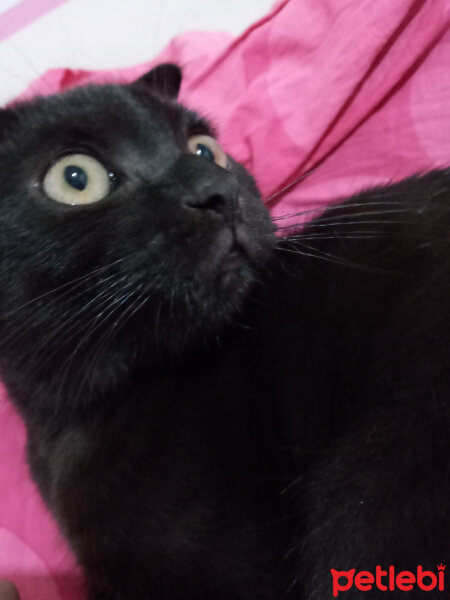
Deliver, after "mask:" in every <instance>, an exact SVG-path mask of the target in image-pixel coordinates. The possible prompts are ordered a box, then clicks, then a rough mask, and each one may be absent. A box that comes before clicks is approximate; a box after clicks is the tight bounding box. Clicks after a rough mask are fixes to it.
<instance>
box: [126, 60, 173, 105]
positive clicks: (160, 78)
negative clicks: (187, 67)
mask: <svg viewBox="0 0 450 600" xmlns="http://www.w3.org/2000/svg"><path fill="white" fill-rule="evenodd" d="M181 78H182V75H181V69H180V68H179V67H177V65H174V64H172V63H163V64H162V65H158V66H157V67H155V68H154V69H152V70H151V71H149V72H148V73H146V74H145V75H142V77H140V78H139V79H137V80H136V81H135V82H134V83H133V84H132V85H136V86H142V87H146V88H147V89H148V90H150V91H151V92H156V93H157V94H160V95H161V96H163V97H164V98H170V99H173V100H175V99H176V98H177V96H178V92H179V91H180V85H181Z"/></svg>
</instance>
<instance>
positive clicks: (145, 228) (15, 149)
mask: <svg viewBox="0 0 450 600" xmlns="http://www.w3.org/2000/svg"><path fill="white" fill-rule="evenodd" d="M179 83H180V73H179V70H178V69H177V68H176V67H174V66H173V65H163V66H160V67H158V68H156V69H154V70H153V71H151V72H150V73H149V74H147V75H146V76H145V77H143V78H141V79H140V80H138V81H136V82H134V83H133V84H131V85H124V86H90V87H86V88H80V89H76V90H73V91H69V92H67V93H65V94H61V95H57V96H52V97H48V98H41V99H37V100H35V101H33V102H31V103H28V104H23V105H18V106H17V107H15V108H14V109H6V110H4V111H2V112H1V113H0V125H1V133H0V165H1V170H0V207H1V208H0V253H1V264H0V282H1V292H0V333H1V337H2V340H3V341H2V343H1V345H0V357H1V356H3V357H5V356H10V355H11V353H12V355H16V356H20V357H21V362H22V364H23V368H27V365H29V364H31V363H33V362H36V357H37V356H39V352H41V353H42V352H44V351H45V350H46V349H47V348H49V347H52V348H53V354H54V351H55V350H56V351H57V352H56V354H57V355H58V353H59V356H60V357H66V358H67V357H69V358H70V357H72V358H71V359H72V360H73V361H76V360H78V358H77V356H76V355H77V354H78V355H81V354H84V355H86V352H89V351H90V349H92V348H93V347H95V345H96V344H97V343H98V345H99V347H100V342H99V341H98V340H100V339H102V338H103V339H104V341H103V344H104V347H105V351H106V348H107V349H108V352H109V356H112V354H113V353H114V349H117V348H118V347H119V346H120V348H121V352H122V353H123V352H125V351H130V348H132V349H133V352H134V351H136V348H138V347H139V346H140V345H141V344H143V345H145V346H146V347H151V346H152V343H153V342H152V340H155V339H156V338H157V340H158V345H159V346H163V347H168V348H172V349H173V348H175V347H177V348H179V347H180V345H182V344H184V343H185V340H186V339H188V338H189V337H193V338H195V337H196V336H198V335H199V334H200V332H201V333H202V335H203V333H205V332H208V331H211V330H214V329H217V328H220V327H222V326H223V324H224V323H225V322H226V321H227V320H228V319H229V318H230V317H231V316H232V315H233V314H235V312H236V311H237V310H239V307H240V306H241V304H242V302H243V300H244V298H245V297H246V295H247V294H248V291H249V288H250V286H251V285H252V283H253V281H254V279H255V274H256V273H257V270H258V269H259V268H260V267H261V265H263V264H264V262H265V261H266V259H267V257H268V256H269V255H270V253H271V250H272V248H273V245H274V237H273V230H274V228H273V225H272V223H271V221H270V219H269V217H268V214H267V212H266V210H265V208H264V207H263V205H262V204H261V201H260V198H259V193H258V191H257V189H256V186H255V184H254V181H253V179H252V178H251V176H250V175H249V174H248V173H247V172H246V171H245V170H244V169H243V167H241V166H240V165H239V164H237V163H236V162H234V161H233V160H232V159H231V158H230V157H228V156H227V155H226V154H225V153H224V152H223V150H222V149H221V148H220V147H219V146H218V144H217V142H215V140H214V138H213V136H212V131H211V128H210V126H209V125H208V124H207V123H206V122H205V121H204V120H202V119H200V118H199V117H198V116H197V115H195V114H194V113H192V112H190V111H188V110H186V109H184V108H182V107H181V106H180V105H179V104H178V103H177V102H176V99H175V97H176V94H177V92H178V87H179ZM124 348H125V350H124ZM39 349H40V350H39ZM55 358H56V357H55ZM38 363H39V361H38ZM48 367H49V371H51V368H52V361H51V360H50V359H49V363H48ZM39 371H40V372H41V373H42V372H43V371H45V366H44V365H43V364H40V366H39Z"/></svg>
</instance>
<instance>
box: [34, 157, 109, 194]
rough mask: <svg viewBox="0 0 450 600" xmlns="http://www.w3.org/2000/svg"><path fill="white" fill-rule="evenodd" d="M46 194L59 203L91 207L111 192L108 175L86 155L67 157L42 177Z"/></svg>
mask: <svg viewBox="0 0 450 600" xmlns="http://www.w3.org/2000/svg"><path fill="white" fill-rule="evenodd" d="M42 187H43V190H44V192H45V193H46V195H47V196H48V197H49V198H51V199H52V200H56V202H62V203H63V204H72V205H77V204H92V203H94V202H98V201H99V200H103V198H105V197H106V196H107V195H108V194H109V192H110V189H111V175H110V173H109V172H108V171H107V169H105V167H104V166H103V165H102V164H101V163H100V162H99V161H98V160H97V159H95V158H93V157H92V156H89V154H68V155H67V156H64V157H63V158H60V159H59V160H58V161H57V162H55V163H54V164H53V165H52V166H51V167H50V168H49V170H48V171H47V173H46V174H45V177H44V180H43V182H42Z"/></svg>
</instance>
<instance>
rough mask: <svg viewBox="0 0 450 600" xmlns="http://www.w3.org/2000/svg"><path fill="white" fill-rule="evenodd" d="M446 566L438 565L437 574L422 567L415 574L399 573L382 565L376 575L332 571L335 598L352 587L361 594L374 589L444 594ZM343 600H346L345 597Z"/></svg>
mask: <svg viewBox="0 0 450 600" xmlns="http://www.w3.org/2000/svg"><path fill="white" fill-rule="evenodd" d="M445 566H446V565H443V564H442V563H441V564H440V565H437V571H436V572H433V571H424V569H423V567H422V566H421V565H419V566H418V567H417V569H416V571H415V572H412V571H398V572H397V570H396V568H395V567H394V566H393V565H391V566H390V567H388V569H383V568H382V567H380V565H377V566H376V568H375V573H371V572H370V571H359V572H358V573H357V572H356V569H350V570H349V571H336V569H331V577H332V584H333V596H334V597H335V598H336V597H337V596H339V594H341V593H342V592H347V591H348V590H350V589H351V588H352V587H355V588H357V589H358V590H360V591H361V592H369V591H370V590H372V589H378V590H380V591H382V592H387V591H389V592H393V591H395V590H400V591H402V592H409V591H411V590H413V589H415V588H418V589H421V590H423V591H424V592H431V591H433V590H436V591H437V590H438V591H440V592H443V591H444V589H445ZM433 598H434V596H433ZM343 600H345V596H344V597H343Z"/></svg>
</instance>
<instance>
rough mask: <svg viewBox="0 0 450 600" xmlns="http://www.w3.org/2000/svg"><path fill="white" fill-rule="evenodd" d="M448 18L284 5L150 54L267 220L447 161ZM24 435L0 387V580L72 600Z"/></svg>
mask: <svg viewBox="0 0 450 600" xmlns="http://www.w3.org/2000/svg"><path fill="white" fill-rule="evenodd" d="M449 25H450V0H396V1H395V2H393V1H392V0H377V1H376V2H374V1H373V0H284V1H282V2H278V3H277V4H276V5H275V6H274V8H273V9H272V11H271V12H270V14H269V15H267V16H266V17H265V18H263V19H261V20H260V21H259V22H257V23H256V24H254V25H253V26H252V27H250V28H249V29H248V30H247V31H246V32H245V33H244V34H243V35H241V36H240V37H239V38H237V39H234V40H232V39H230V38H229V37H228V36H227V35H225V34H214V33H192V34H188V35H183V36H180V37H179V38H177V39H175V40H174V41H173V42H172V43H171V44H170V46H169V47H168V48H167V49H166V50H165V51H164V52H163V53H162V55H160V57H158V60H157V61H153V62H159V61H161V60H164V61H174V62H176V63H178V64H179V65H180V66H182V67H183V71H184V80H183V85H182V90H181V100H182V101H183V102H185V103H186V104H187V105H189V106H190V107H192V108H194V109H197V110H198V111H200V112H201V113H204V114H205V115H206V116H208V117H210V118H211V119H212V120H213V121H214V122H215V123H216V124H217V126H218V129H219V133H220V136H219V137H220V141H221V143H222V144H223V146H224V147H225V148H226V150H227V151H229V152H230V153H231V154H233V155H234V156H235V157H236V158H237V159H238V160H240V161H242V162H243V163H245V164H246V165H247V166H248V167H249V168H250V170H251V171H252V172H253V173H254V174H255V176H256V179H257V181H258V183H259V185H260V187H261V189H262V191H263V194H264V197H265V198H266V200H268V203H269V205H270V206H271V208H272V210H273V212H274V214H276V215H281V214H285V213H290V212H295V211H299V210H303V209H310V208H315V207H317V206H320V205H323V204H325V203H327V202H328V201H330V200H332V199H334V198H337V197H339V196H342V195H348V194H350V193H352V192H354V191H357V190H360V189H361V188H364V187H367V186H372V185H374V184H378V183H382V182H387V181H391V180H397V179H400V178H402V177H404V176H406V175H410V174H413V173H417V172H420V171H425V170H428V169H431V168H433V167H440V166H448V165H449V163H450V33H449ZM147 66H148V65H141V66H138V67H135V68H131V69H126V70H122V71H116V72H112V73H87V72H81V71H69V70H58V71H51V72H49V73H47V74H46V75H45V78H44V79H45V85H44V84H43V81H42V79H41V80H39V81H37V82H36V83H35V84H34V85H32V86H31V88H30V89H29V90H28V91H27V93H26V95H30V94H35V93H37V92H41V91H42V90H44V89H45V92H46V93H48V91H49V90H51V91H54V92H56V91H58V90H60V89H65V88H67V87H70V86H74V85H78V84H83V83H86V82H90V81H106V80H109V81H111V80H112V81H117V80H119V81H128V80H130V79H132V78H133V77H135V76H136V75H138V74H140V73H141V72H143V71H145V70H146V69H147ZM312 169H315V170H314V171H313V173H312V174H311V175H310V176H308V177H306V178H305V179H304V180H303V181H302V182H301V183H300V184H299V185H296V186H293V187H292V188H289V189H288V190H287V191H285V193H282V194H281V195H278V196H277V197H272V196H273V195H274V194H275V193H277V192H279V191H280V190H281V189H283V188H284V187H285V186H287V185H288V184H289V183H290V182H292V181H294V180H295V179H296V178H298V177H300V176H301V175H302V174H305V173H307V172H309V171H310V170H312ZM271 197H272V198H271ZM270 198H271V199H270ZM24 443H25V433H24V428H23V425H22V423H21V421H20V419H19V417H18V416H17V414H16V413H15V411H14V410H13V409H12V407H11V405H10V404H9V402H8V400H7V397H6V393H5V392H4V390H2V389H0V577H8V578H11V579H12V580H14V581H15V582H16V584H17V586H18V588H19V590H20V592H21V594H22V599H23V600H81V599H82V598H83V591H82V585H81V577H80V572H79V570H78V569H77V567H76V566H75V561H74V559H73V558H72V557H71V554H70V552H69V551H68V549H67V547H66V545H65V543H64V542H63V541H62V540H61V537H60V535H59V533H58V531H57V528H56V526H55V524H54V522H53V520H52V518H51V517H50V516H49V514H48V513H47V511H46V509H45V508H44V506H43V505H42V502H41V500H40V499H39V496H38V494H37V492H36V489H35V487H34V484H33V483H32V482H31V481H30V479H29V476H28V473H27V467H26V464H25V458H24Z"/></svg>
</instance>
